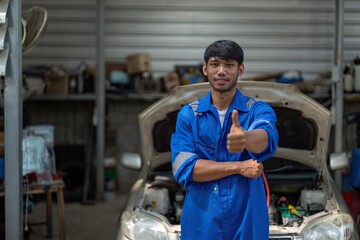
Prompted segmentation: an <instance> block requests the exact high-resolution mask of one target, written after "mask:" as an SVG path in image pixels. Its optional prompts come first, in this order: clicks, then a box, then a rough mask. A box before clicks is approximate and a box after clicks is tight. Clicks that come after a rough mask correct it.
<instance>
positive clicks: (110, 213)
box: [28, 194, 127, 240]
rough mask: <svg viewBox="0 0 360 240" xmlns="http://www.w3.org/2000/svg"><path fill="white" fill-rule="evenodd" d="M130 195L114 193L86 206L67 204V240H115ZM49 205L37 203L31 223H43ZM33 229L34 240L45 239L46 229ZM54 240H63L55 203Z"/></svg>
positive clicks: (31, 235) (31, 234) (33, 227)
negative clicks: (118, 223) (123, 208)
mask: <svg viewBox="0 0 360 240" xmlns="http://www.w3.org/2000/svg"><path fill="white" fill-rule="evenodd" d="M126 197H127V195H126V194H113V195H111V196H110V197H105V199H106V200H104V201H96V202H95V203H94V204H89V205H84V204H81V203H78V202H73V203H65V218H66V231H67V234H66V236H67V238H66V239H67V240H115V236H116V229H117V222H118V218H119V214H120V211H121V209H122V207H123V205H124V204H125V201H126ZM45 214H46V211H45V202H44V201H39V202H36V203H35V204H34V207H33V210H32V213H31V214H29V215H28V221H29V222H30V223H31V222H41V221H44V220H45V216H46V215H45ZM29 226H30V228H29V229H30V236H29V238H28V239H30V240H44V239H48V238H47V237H46V226H45V225H38V226H32V225H31V224H30V225H29ZM52 239H53V240H58V239H59V228H58V221H57V206H56V202H55V203H54V204H53V238H52Z"/></svg>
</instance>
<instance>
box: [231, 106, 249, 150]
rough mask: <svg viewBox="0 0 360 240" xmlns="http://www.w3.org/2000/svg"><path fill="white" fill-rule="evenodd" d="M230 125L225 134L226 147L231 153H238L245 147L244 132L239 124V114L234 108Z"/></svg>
mask: <svg viewBox="0 0 360 240" xmlns="http://www.w3.org/2000/svg"><path fill="white" fill-rule="evenodd" d="M231 119H232V125H231V128H230V133H229V134H228V135H227V149H228V151H229V152H231V153H239V152H242V151H243V150H244V149H245V144H246V134H245V131H244V129H243V128H242V127H241V126H240V124H239V114H238V111H237V110H234V111H233V112H232V114H231Z"/></svg>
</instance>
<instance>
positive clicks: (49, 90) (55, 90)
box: [45, 75, 69, 95]
mask: <svg viewBox="0 0 360 240" xmlns="http://www.w3.org/2000/svg"><path fill="white" fill-rule="evenodd" d="M45 83H46V87H45V94H49V95H58V94H59V95H67V94H68V93H69V76H67V75H64V76H60V75H45Z"/></svg>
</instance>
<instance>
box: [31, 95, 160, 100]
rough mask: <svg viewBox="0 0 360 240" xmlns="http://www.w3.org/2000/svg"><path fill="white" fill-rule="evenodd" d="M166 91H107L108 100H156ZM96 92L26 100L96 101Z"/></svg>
mask: <svg viewBox="0 0 360 240" xmlns="http://www.w3.org/2000/svg"><path fill="white" fill-rule="evenodd" d="M165 95H166V94H165V93H126V94H115V93H107V94H106V99H108V100H115V101H120V100H143V101H154V100H158V99H160V98H162V97H164V96H165ZM95 100H96V95H95V94H67V95H47V94H44V95H34V96H31V97H29V98H28V99H26V101H95Z"/></svg>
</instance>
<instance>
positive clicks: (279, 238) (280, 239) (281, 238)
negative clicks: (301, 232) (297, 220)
mask: <svg viewBox="0 0 360 240" xmlns="http://www.w3.org/2000/svg"><path fill="white" fill-rule="evenodd" d="M269 239H271V240H293V239H294V237H293V236H292V235H271V236H270V237H269Z"/></svg>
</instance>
